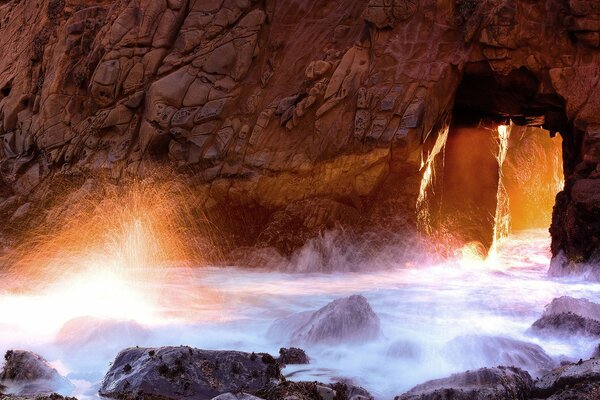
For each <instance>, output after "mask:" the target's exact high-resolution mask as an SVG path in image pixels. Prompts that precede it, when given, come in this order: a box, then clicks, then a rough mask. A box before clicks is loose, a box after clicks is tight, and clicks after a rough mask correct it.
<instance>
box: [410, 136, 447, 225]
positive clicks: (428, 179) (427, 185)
mask: <svg viewBox="0 0 600 400" xmlns="http://www.w3.org/2000/svg"><path fill="white" fill-rule="evenodd" d="M448 132H449V127H446V128H444V129H443V130H441V131H440V132H439V133H438V136H437V138H436V140H435V144H434V146H433V149H431V152H430V153H429V154H428V155H427V157H426V159H425V162H424V163H422V165H421V169H422V170H423V168H425V169H424V170H423V176H422V178H421V184H420V186H419V196H418V197H417V204H416V207H417V227H418V228H419V230H420V231H421V232H425V233H428V234H430V233H432V231H433V228H432V226H431V214H430V211H429V204H428V199H427V197H428V194H427V192H428V190H430V189H432V185H433V180H434V178H435V161H436V157H437V156H438V155H439V154H440V153H443V150H444V146H445V145H446V141H447V140H448Z"/></svg>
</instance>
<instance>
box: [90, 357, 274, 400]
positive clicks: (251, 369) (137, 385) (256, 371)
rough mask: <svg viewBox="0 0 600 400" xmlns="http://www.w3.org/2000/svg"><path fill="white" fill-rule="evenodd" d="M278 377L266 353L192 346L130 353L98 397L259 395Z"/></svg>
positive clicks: (108, 377) (112, 370) (107, 378)
mask: <svg viewBox="0 0 600 400" xmlns="http://www.w3.org/2000/svg"><path fill="white" fill-rule="evenodd" d="M280 378H281V375H280V373H279V366H278V364H277V362H276V361H275V359H274V358H273V357H271V356H270V355H268V354H262V353H259V354H254V353H251V354H250V353H243V352H239V351H209V350H198V349H193V348H191V347H161V348H156V349H153V348H137V347H136V348H129V349H125V350H123V351H121V352H120V353H119V355H118V356H117V357H116V359H115V361H114V362H113V364H112V366H111V368H110V370H109V371H108V372H107V374H106V376H105V377H104V380H103V381H102V385H101V387H100V395H102V396H105V397H110V398H115V399H130V398H137V397H139V396H150V397H152V398H155V399H180V398H184V397H191V396H193V397H197V398H206V399H210V398H213V397H215V396H218V395H220V394H223V393H226V392H237V391H249V392H253V391H257V390H259V389H264V388H266V387H269V386H271V385H273V384H277V383H278V382H279V379H280Z"/></svg>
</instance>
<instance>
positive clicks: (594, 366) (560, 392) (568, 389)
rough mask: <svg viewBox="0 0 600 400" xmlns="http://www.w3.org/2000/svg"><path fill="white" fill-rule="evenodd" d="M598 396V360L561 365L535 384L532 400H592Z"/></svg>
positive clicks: (599, 373) (599, 380)
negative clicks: (538, 399) (536, 399)
mask: <svg viewBox="0 0 600 400" xmlns="http://www.w3.org/2000/svg"><path fill="white" fill-rule="evenodd" d="M599 395H600V360H597V359H591V360H587V361H580V362H578V363H574V364H567V365H563V366H562V367H560V368H557V369H555V370H553V371H552V372H550V373H548V374H547V375H545V376H543V377H542V378H540V379H538V380H537V381H536V382H535V387H534V390H533V393H532V397H533V398H540V399H542V398H543V399H551V400H568V399H577V400H592V399H597V398H598V396H599Z"/></svg>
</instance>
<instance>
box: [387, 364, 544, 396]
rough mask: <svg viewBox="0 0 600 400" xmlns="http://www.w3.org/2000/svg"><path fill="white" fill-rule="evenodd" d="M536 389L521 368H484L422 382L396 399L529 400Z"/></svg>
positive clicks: (529, 377)
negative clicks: (531, 392) (530, 394)
mask: <svg viewBox="0 0 600 400" xmlns="http://www.w3.org/2000/svg"><path fill="white" fill-rule="evenodd" d="M532 386H533V381H532V379H531V376H529V374H528V373H527V372H525V371H523V370H521V369H519V368H514V367H496V368H481V369H478V370H476V371H466V372H462V373H459V374H453V375H451V376H449V377H447V378H443V379H435V380H432V381H428V382H425V383H422V384H420V385H417V386H415V387H414V388H412V389H411V390H410V391H408V392H407V393H404V394H403V395H401V396H397V397H396V400H507V399H511V400H526V399H528V395H529V392H530V390H531V388H532Z"/></svg>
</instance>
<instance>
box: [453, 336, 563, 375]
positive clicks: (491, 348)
mask: <svg viewBox="0 0 600 400" xmlns="http://www.w3.org/2000/svg"><path fill="white" fill-rule="evenodd" d="M444 354H445V355H446V356H447V357H448V358H449V359H451V360H461V361H460V362H461V363H463V364H462V365H463V367H464V368H472V367H473V366H481V365H510V366H514V367H518V368H521V369H524V370H527V371H539V372H547V371H549V370H551V369H552V368H553V367H554V366H555V365H556V364H555V362H554V361H553V360H552V358H550V356H548V355H547V354H546V352H545V351H544V350H543V349H542V348H541V347H540V346H538V345H536V344H534V343H528V342H524V341H521V340H515V339H511V338H507V337H500V336H486V335H467V336H460V337H457V338H455V339H453V340H451V341H450V342H448V343H447V344H446V347H445V349H444Z"/></svg>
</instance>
